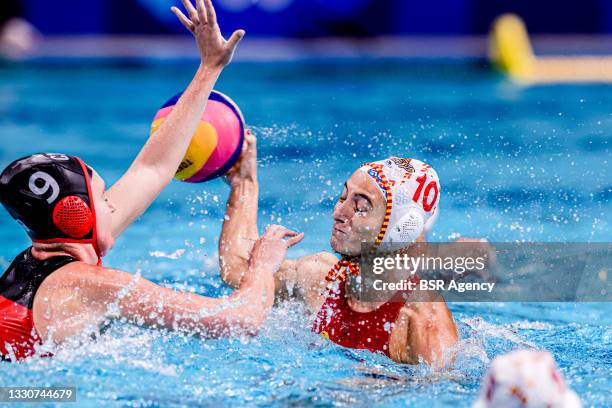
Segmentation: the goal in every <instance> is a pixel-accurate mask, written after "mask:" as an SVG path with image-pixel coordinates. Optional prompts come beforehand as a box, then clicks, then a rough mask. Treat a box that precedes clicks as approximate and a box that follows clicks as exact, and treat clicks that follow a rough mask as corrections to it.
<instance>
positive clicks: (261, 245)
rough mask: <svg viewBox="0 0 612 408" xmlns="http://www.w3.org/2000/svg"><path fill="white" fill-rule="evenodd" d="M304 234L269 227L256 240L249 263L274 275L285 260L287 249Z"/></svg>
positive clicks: (275, 226)
mask: <svg viewBox="0 0 612 408" xmlns="http://www.w3.org/2000/svg"><path fill="white" fill-rule="evenodd" d="M303 238H304V233H297V232H294V231H291V230H289V229H287V228H285V227H283V226H281V225H270V226H269V227H268V229H267V230H266V232H265V233H264V234H263V235H262V236H261V237H260V238H259V239H258V240H257V242H256V243H255V245H254V246H253V250H252V252H251V259H250V261H249V262H250V263H251V264H252V265H258V266H262V267H263V268H264V269H265V270H266V271H267V272H269V273H276V271H277V270H278V268H280V266H281V264H282V263H283V261H284V260H285V255H286V254H287V249H288V248H290V247H292V246H294V245H295V244H297V243H299V242H300V241H301V240H302V239H303Z"/></svg>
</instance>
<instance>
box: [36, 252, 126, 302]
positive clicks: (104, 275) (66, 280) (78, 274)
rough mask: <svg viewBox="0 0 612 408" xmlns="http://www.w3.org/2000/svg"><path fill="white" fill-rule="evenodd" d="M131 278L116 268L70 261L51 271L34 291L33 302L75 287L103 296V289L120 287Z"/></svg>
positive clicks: (56, 295)
mask: <svg viewBox="0 0 612 408" xmlns="http://www.w3.org/2000/svg"><path fill="white" fill-rule="evenodd" d="M131 279H132V275H131V274H129V273H127V272H123V271H120V270H117V269H112V268H106V267H103V266H97V265H90V264H88V263H85V262H81V261H76V262H71V263H69V264H67V265H64V266H62V267H61V268H59V269H58V270H56V271H55V272H53V273H52V274H51V275H50V276H49V277H48V278H46V279H45V280H44V281H43V282H42V284H41V285H40V287H39V289H38V291H37V293H36V296H35V303H36V301H37V298H42V297H44V298H48V299H50V298H57V297H62V296H64V295H65V294H66V293H71V292H73V291H75V290H77V289H78V290H83V291H86V292H91V293H92V294H96V295H99V296H104V294H105V293H104V289H107V290H108V289H111V288H113V287H120V286H122V285H125V284H127V283H128V282H129V281H130V280H131ZM101 290H102V291H101Z"/></svg>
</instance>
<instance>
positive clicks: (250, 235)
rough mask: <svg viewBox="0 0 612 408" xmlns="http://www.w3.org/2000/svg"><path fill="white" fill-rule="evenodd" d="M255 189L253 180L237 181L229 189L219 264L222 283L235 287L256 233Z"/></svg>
mask: <svg viewBox="0 0 612 408" xmlns="http://www.w3.org/2000/svg"><path fill="white" fill-rule="evenodd" d="M258 196H259V186H258V184H257V181H254V180H241V181H240V182H239V183H237V184H236V185H234V186H232V191H231V193H230V196H229V199H228V202H227V208H226V212H225V220H224V222H223V228H222V230H221V238H220V240H219V263H220V265H221V276H222V278H223V280H224V281H225V282H226V283H228V284H229V285H231V286H233V287H238V286H239V285H240V281H241V279H242V276H243V275H244V274H245V272H246V271H247V268H248V260H249V256H250V253H251V250H252V248H253V245H254V243H255V241H256V240H257V239H258V238H259V233H258V231H257V211H258Z"/></svg>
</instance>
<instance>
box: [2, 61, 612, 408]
mask: <svg viewBox="0 0 612 408" xmlns="http://www.w3.org/2000/svg"><path fill="white" fill-rule="evenodd" d="M194 70H195V66H194V64H190V63H178V62H177V63H169V64H165V65H162V64H152V63H151V64H147V63H129V64H126V63H123V64H120V63H116V64H115V63H113V64H109V63H104V64H98V63H93V62H84V63H79V64H76V65H72V64H70V65H69V64H67V63H66V64H63V63H48V64H43V63H40V64H37V65H31V66H19V65H13V66H2V67H0V140H1V144H0V167H2V168H3V167H4V166H5V165H6V164H8V163H9V162H10V161H12V160H13V159H15V158H17V157H21V156H24V155H28V154H31V153H34V152H38V151H59V152H66V153H70V154H76V155H79V156H81V157H83V158H84V159H85V160H86V161H87V162H88V163H89V164H91V165H92V166H94V167H95V168H96V169H97V170H98V171H99V172H100V173H101V174H102V176H103V177H105V178H106V180H107V182H108V183H109V184H110V183H112V182H113V181H115V180H117V178H118V177H119V176H120V174H121V172H123V171H124V170H125V169H127V167H128V165H129V164H130V161H131V160H132V159H133V158H134V157H135V155H136V154H137V153H138V151H139V148H140V147H141V145H142V144H143V142H144V140H145V139H146V137H147V135H148V130H149V125H150V121H151V119H152V117H153V115H154V113H155V111H156V110H157V108H158V107H159V106H160V105H161V104H162V103H163V102H164V101H165V100H166V99H167V98H168V97H169V96H171V95H173V94H175V93H176V92H177V91H178V90H181V89H182V88H183V87H184V86H185V85H186V84H187V83H188V82H189V80H190V79H191V75H192V73H193V72H194ZM217 89H219V90H220V91H222V92H224V93H227V94H229V95H230V96H231V97H232V98H233V99H235V100H236V102H237V103H238V104H239V105H240V106H241V108H242V110H243V112H244V114H245V116H246V118H247V121H248V123H249V124H250V125H251V126H252V128H253V130H254V131H255V133H256V134H257V136H258V139H259V142H258V144H259V158H260V171H259V177H260V181H261V197H260V219H259V221H260V225H261V227H262V228H263V227H265V225H266V224H268V223H272V222H273V223H280V224H283V225H286V226H287V227H289V228H293V229H296V230H299V231H304V232H305V234H306V238H305V240H304V242H303V243H302V244H300V245H299V246H298V247H296V248H294V249H292V250H291V251H290V256H292V257H296V256H300V255H303V254H308V253H312V252H318V251H322V250H329V244H328V241H329V235H330V228H331V223H332V220H331V216H330V215H331V211H332V207H333V204H334V202H335V200H336V199H337V197H338V195H339V193H340V191H341V185H342V184H343V183H344V181H345V180H346V179H347V178H348V176H349V175H350V174H351V172H352V171H353V170H354V169H356V168H357V167H358V166H359V165H360V164H361V163H362V162H364V161H366V160H373V159H381V158H384V157H386V156H389V155H391V154H393V155H398V156H406V157H411V156H412V157H417V158H419V159H422V160H424V161H426V162H428V163H429V164H431V165H432V166H433V167H434V168H435V169H436V170H437V172H438V174H439V176H440V179H441V184H442V196H441V216H440V218H439V220H438V223H437V225H436V227H435V229H434V232H433V234H432V236H431V239H432V240H435V241H442V240H448V239H454V238H456V237H458V236H461V235H463V236H483V237H486V238H488V239H489V240H491V241H498V242H502V241H503V242H514V241H560V242H609V241H611V240H612V226H611V225H610V216H609V214H610V212H611V211H610V210H611V209H612V204H611V202H610V201H611V197H612V179H611V174H610V168H611V166H610V157H611V156H610V146H609V134H610V132H611V131H612V109H611V107H612V86H606V85H588V86H586V85H571V86H570V85H564V86H546V87H530V88H525V87H519V86H517V85H514V84H512V83H509V82H507V81H506V80H505V79H503V78H501V77H499V76H497V75H495V74H493V73H491V72H490V71H488V70H486V69H484V68H483V67H481V66H479V64H477V63H475V62H473V61H461V60H453V61H428V60H407V61H404V60H367V59H366V60H338V61H335V60H312V61H301V62H283V63H247V62H244V63H235V64H234V65H232V66H230V67H229V68H228V69H227V70H226V72H224V73H223V76H222V78H221V80H220V82H219V83H218V86H217ZM227 195H228V188H227V186H226V185H224V183H223V182H222V181H220V180H216V181H213V182H209V183H206V184H201V185H190V184H182V183H178V182H174V183H172V185H171V186H170V187H169V188H168V189H167V190H166V191H164V193H163V194H162V195H161V196H160V197H159V199H158V200H157V201H156V202H155V203H154V204H153V205H152V206H151V208H150V209H149V210H148V212H147V213H146V214H145V215H143V216H142V217H141V218H140V219H139V220H138V221H137V222H136V223H135V224H134V225H133V226H132V227H130V228H129V229H128V230H127V231H126V232H125V234H124V235H123V236H122V237H121V238H120V239H119V240H118V241H117V245H116V248H115V250H114V251H113V252H112V253H111V254H110V255H109V256H108V257H107V258H106V259H105V264H106V265H108V266H113V267H117V268H120V269H124V270H126V271H130V272H133V273H139V274H141V275H142V276H144V277H146V278H147V279H151V280H153V281H155V282H158V283H162V284H164V285H167V286H170V287H174V288H177V289H180V290H187V291H195V292H198V293H202V294H206V295H210V296H221V295H225V294H228V293H231V291H230V290H229V289H228V288H227V287H226V286H225V285H224V284H223V283H222V281H221V279H220V278H219V273H218V265H217V250H216V246H217V243H218V238H217V237H218V235H219V232H220V228H221V221H222V219H223V212H224V206H225V200H226V199H227ZM0 242H1V243H2V244H1V245H0V266H1V267H2V269H4V268H5V267H6V266H7V265H8V263H9V262H10V260H11V259H12V257H13V256H14V255H16V254H17V253H18V252H19V251H20V250H22V249H23V248H25V247H26V246H27V244H28V241H27V239H26V236H25V234H24V233H23V232H22V231H21V229H20V228H19V227H18V226H17V224H15V223H14V222H13V221H12V220H11V219H10V218H9V216H8V215H7V214H6V213H5V212H4V211H1V212H0ZM451 309H452V311H453V313H454V316H455V319H456V320H457V321H458V324H459V327H460V330H461V338H462V341H461V343H460V345H459V346H458V348H459V350H460V354H459V358H458V359H457V362H456V364H455V366H454V367H453V368H452V369H451V370H449V371H446V372H442V373H439V372H435V371H432V370H430V369H428V368H427V367H426V366H404V365H397V364H394V363H392V362H391V361H390V360H388V359H386V358H385V357H383V356H378V355H374V354H371V353H369V352H363V351H355V350H347V349H342V348H340V347H337V346H335V345H333V344H332V343H329V342H326V341H324V340H323V339H322V338H320V337H319V336H317V335H314V334H312V333H310V330H309V328H310V321H309V320H308V319H307V318H306V317H304V316H305V312H304V310H303V309H302V307H301V305H299V304H296V303H285V304H282V305H279V306H278V307H277V308H275V310H274V312H273V313H272V315H271V316H270V318H269V319H268V321H267V322H266V324H265V327H264V328H263V329H262V331H261V333H260V335H259V336H258V337H256V338H254V339H233V340H206V341H205V340H200V339H196V338H191V337H184V336H179V335H174V334H169V333H162V332H157V331H153V330H148V329H144V328H138V327H133V326H130V325H127V324H123V323H121V322H117V323H116V324H113V325H112V326H111V327H110V328H109V329H108V330H106V331H105V332H104V333H103V334H102V335H101V336H100V338H99V339H97V340H96V341H91V342H89V343H87V344H81V345H78V346H75V347H68V348H67V349H65V350H59V351H58V352H57V355H56V357H55V358H53V359H33V360H31V361H28V362H25V363H23V364H2V365H1V367H0V368H1V369H0V386H9V385H11V386H52V385H53V386H66V385H71V386H76V387H77V388H78V391H77V393H78V397H77V398H78V401H79V406H81V405H82V406H100V405H103V406H126V405H128V406H209V405H210V406H218V405H222V406H226V405H235V406H242V405H262V406H286V405H317V406H330V405H338V406H346V405H351V406H352V405H357V406H392V405H397V404H401V405H409V406H414V407H431V406H433V407H445V406H452V407H457V406H459V407H463V406H470V405H471V403H472V402H473V401H474V400H475V398H476V396H477V394H478V390H479V381H480V378H481V376H482V375H483V374H484V372H485V371H486V368H487V366H488V364H489V363H490V361H491V360H492V359H493V358H494V357H495V356H496V355H499V354H502V353H504V352H507V351H509V350H513V349H517V348H538V349H547V350H549V351H551V352H552V353H553V354H554V356H555V358H556V360H557V362H558V364H559V366H560V367H561V369H562V371H563V372H564V374H565V376H566V378H567V381H568V382H569V384H570V385H571V386H572V387H573V388H574V389H575V391H576V392H577V393H578V395H579V396H580V398H581V399H582V400H583V402H584V404H585V406H593V407H603V406H612V391H611V390H612V385H611V382H610V378H612V305H611V304H610V303H578V304H575V303H495V304H475V303H462V304H452V305H451Z"/></svg>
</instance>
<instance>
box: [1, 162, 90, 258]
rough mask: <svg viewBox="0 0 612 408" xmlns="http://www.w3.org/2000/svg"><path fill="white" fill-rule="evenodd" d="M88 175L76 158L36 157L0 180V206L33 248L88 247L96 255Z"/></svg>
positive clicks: (13, 165)
mask: <svg viewBox="0 0 612 408" xmlns="http://www.w3.org/2000/svg"><path fill="white" fill-rule="evenodd" d="M92 174H93V170H92V169H91V168H90V167H88V166H86V165H85V163H84V162H83V161H82V160H81V159H79V158H78V157H76V156H67V155H65V154H58V153H40V154H34V155H32V156H28V157H24V158H22V159H19V160H16V161H14V162H13V163H11V164H10V165H9V166H8V167H7V168H6V169H4V171H3V172H2V174H1V175H0V202H1V203H2V205H4V207H5V208H6V209H7V210H8V212H9V213H10V214H11V216H12V217H13V218H15V220H17V222H19V223H20V224H21V225H23V226H24V227H25V229H26V231H27V233H28V235H29V236H30V238H32V241H34V242H38V243H54V242H74V243H91V244H92V245H93V246H94V248H95V249H96V252H98V253H99V251H98V245H97V239H96V213H95V209H94V203H93V200H92V195H91V176H92Z"/></svg>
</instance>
